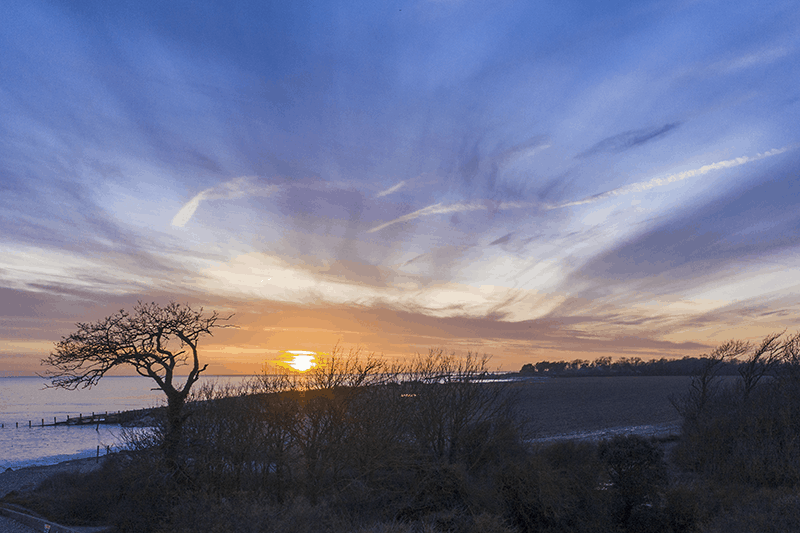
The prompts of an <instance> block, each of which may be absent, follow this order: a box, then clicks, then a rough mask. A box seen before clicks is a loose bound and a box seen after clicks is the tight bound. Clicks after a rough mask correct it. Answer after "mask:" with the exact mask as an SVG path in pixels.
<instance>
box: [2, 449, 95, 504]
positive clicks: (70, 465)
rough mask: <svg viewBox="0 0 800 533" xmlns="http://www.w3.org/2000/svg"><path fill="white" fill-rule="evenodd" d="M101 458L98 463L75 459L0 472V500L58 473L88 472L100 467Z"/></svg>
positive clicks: (90, 460)
mask: <svg viewBox="0 0 800 533" xmlns="http://www.w3.org/2000/svg"><path fill="white" fill-rule="evenodd" d="M102 463H103V458H102V457H101V458H100V461H99V462H98V461H97V460H96V459H92V458H89V459H75V460H74V461H64V462H63V463H58V464H56V465H48V466H30V467H27V468H20V469H19V470H9V471H6V472H0V498H2V497H3V496H5V495H6V494H8V493H9V492H11V491H12V490H29V489H33V488H35V487H36V485H38V484H39V483H41V482H42V481H44V480H45V479H47V478H48V477H50V476H52V475H53V474H57V473H59V472H90V471H92V470H95V469H97V468H99V467H100V465H101V464H102Z"/></svg>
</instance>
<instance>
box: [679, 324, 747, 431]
mask: <svg viewBox="0 0 800 533" xmlns="http://www.w3.org/2000/svg"><path fill="white" fill-rule="evenodd" d="M750 348H751V345H750V343H749V342H743V341H735V340H732V341H728V342H726V343H724V344H722V345H720V346H717V347H716V348H715V349H714V350H713V351H712V352H711V353H710V354H708V355H703V356H702V358H701V359H702V360H703V365H702V366H701V367H700V370H699V372H697V374H695V375H694V376H693V377H692V382H691V384H690V385H689V391H688V393H687V394H686V395H684V396H681V397H675V396H671V397H670V402H671V403H672V405H673V407H675V409H676V410H677V411H678V413H679V414H680V415H681V416H683V417H684V418H685V419H687V420H689V421H695V420H696V419H697V418H698V417H699V416H700V414H701V413H702V412H703V410H704V409H705V408H706V405H707V404H708V401H709V400H710V399H711V397H712V396H713V394H714V392H715V391H716V385H717V378H719V371H720V370H721V369H722V367H723V365H724V363H727V362H731V361H735V360H736V359H737V358H738V357H740V356H742V355H744V354H746V353H747V352H748V351H750Z"/></svg>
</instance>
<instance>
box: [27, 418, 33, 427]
mask: <svg viewBox="0 0 800 533" xmlns="http://www.w3.org/2000/svg"><path fill="white" fill-rule="evenodd" d="M28 427H29V428H31V427H33V425H32V424H31V421H30V420H28Z"/></svg>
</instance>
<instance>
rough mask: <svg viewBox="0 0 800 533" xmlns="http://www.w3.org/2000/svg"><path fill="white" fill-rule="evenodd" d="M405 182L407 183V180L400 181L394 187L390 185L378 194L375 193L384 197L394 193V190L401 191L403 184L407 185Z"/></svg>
mask: <svg viewBox="0 0 800 533" xmlns="http://www.w3.org/2000/svg"><path fill="white" fill-rule="evenodd" d="M405 184H406V182H405V180H403V181H401V182H400V183H398V184H397V185H393V186H392V187H389V188H388V189H386V190H385V191H381V192H379V193H378V194H376V195H375V198H383V197H384V196H388V195H390V194H392V193H393V192H397V191H399V190H400V189H401V188H402V187H403V185H405Z"/></svg>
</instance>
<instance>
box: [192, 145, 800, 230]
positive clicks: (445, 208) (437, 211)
mask: <svg viewBox="0 0 800 533" xmlns="http://www.w3.org/2000/svg"><path fill="white" fill-rule="evenodd" d="M797 146H798V145H797V144H793V145H789V146H784V147H783V148H775V149H772V150H769V151H767V152H763V153H759V154H756V155H754V156H752V157H748V156H743V157H737V158H735V159H728V160H725V161H720V162H718V163H712V164H710V165H703V166H702V167H700V168H696V169H693V170H685V171H683V172H678V173H676V174H670V175H669V176H665V177H658V178H653V179H651V180H648V181H641V182H639V183H632V184H630V185H625V186H624V187H619V188H617V189H612V190H610V191H606V192H602V193H599V194H595V195H592V196H587V197H586V198H582V199H580V200H575V201H572V202H566V203H563V204H556V205H551V204H550V205H548V204H545V205H542V204H538V203H534V202H497V203H495V204H492V203H489V202H459V203H455V204H443V203H438V204H433V205H429V206H428V207H423V208H422V209H419V210H417V211H414V212H413V213H409V214H407V215H403V216H401V217H398V218H395V219H394V220H390V221H389V222H385V223H383V224H381V225H379V226H375V227H374V228H372V229H370V230H367V233H374V232H376V231H380V230H382V229H384V228H388V227H389V226H392V225H394V224H399V223H400V222H408V221H410V220H414V219H417V218H420V217H424V216H428V215H442V214H447V213H460V212H465V211H483V210H488V209H489V208H492V209H494V210H498V211H501V210H505V209H520V208H525V207H540V208H543V209H546V210H548V211H549V210H553V209H562V208H565V207H573V206H577V205H586V204H592V203H595V202H599V201H601V200H605V199H607V198H613V197H616V196H622V195H624V194H630V193H633V192H642V191H648V190H650V189H653V188H655V187H661V186H662V185H668V184H670V183H675V182H678V181H683V180H685V179H689V178H693V177H695V176H701V175H703V174H708V173H709V172H711V171H712V170H720V169H724V168H733V167H738V166H740V165H744V164H746V163H752V162H753V161H759V160H761V159H766V158H767V157H772V156H774V155H778V154H782V153H784V152H787V151H789V150H793V149H795V148H797ZM389 190H390V191H391V190H392V189H389ZM387 194H388V192H387ZM187 205H188V204H187Z"/></svg>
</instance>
